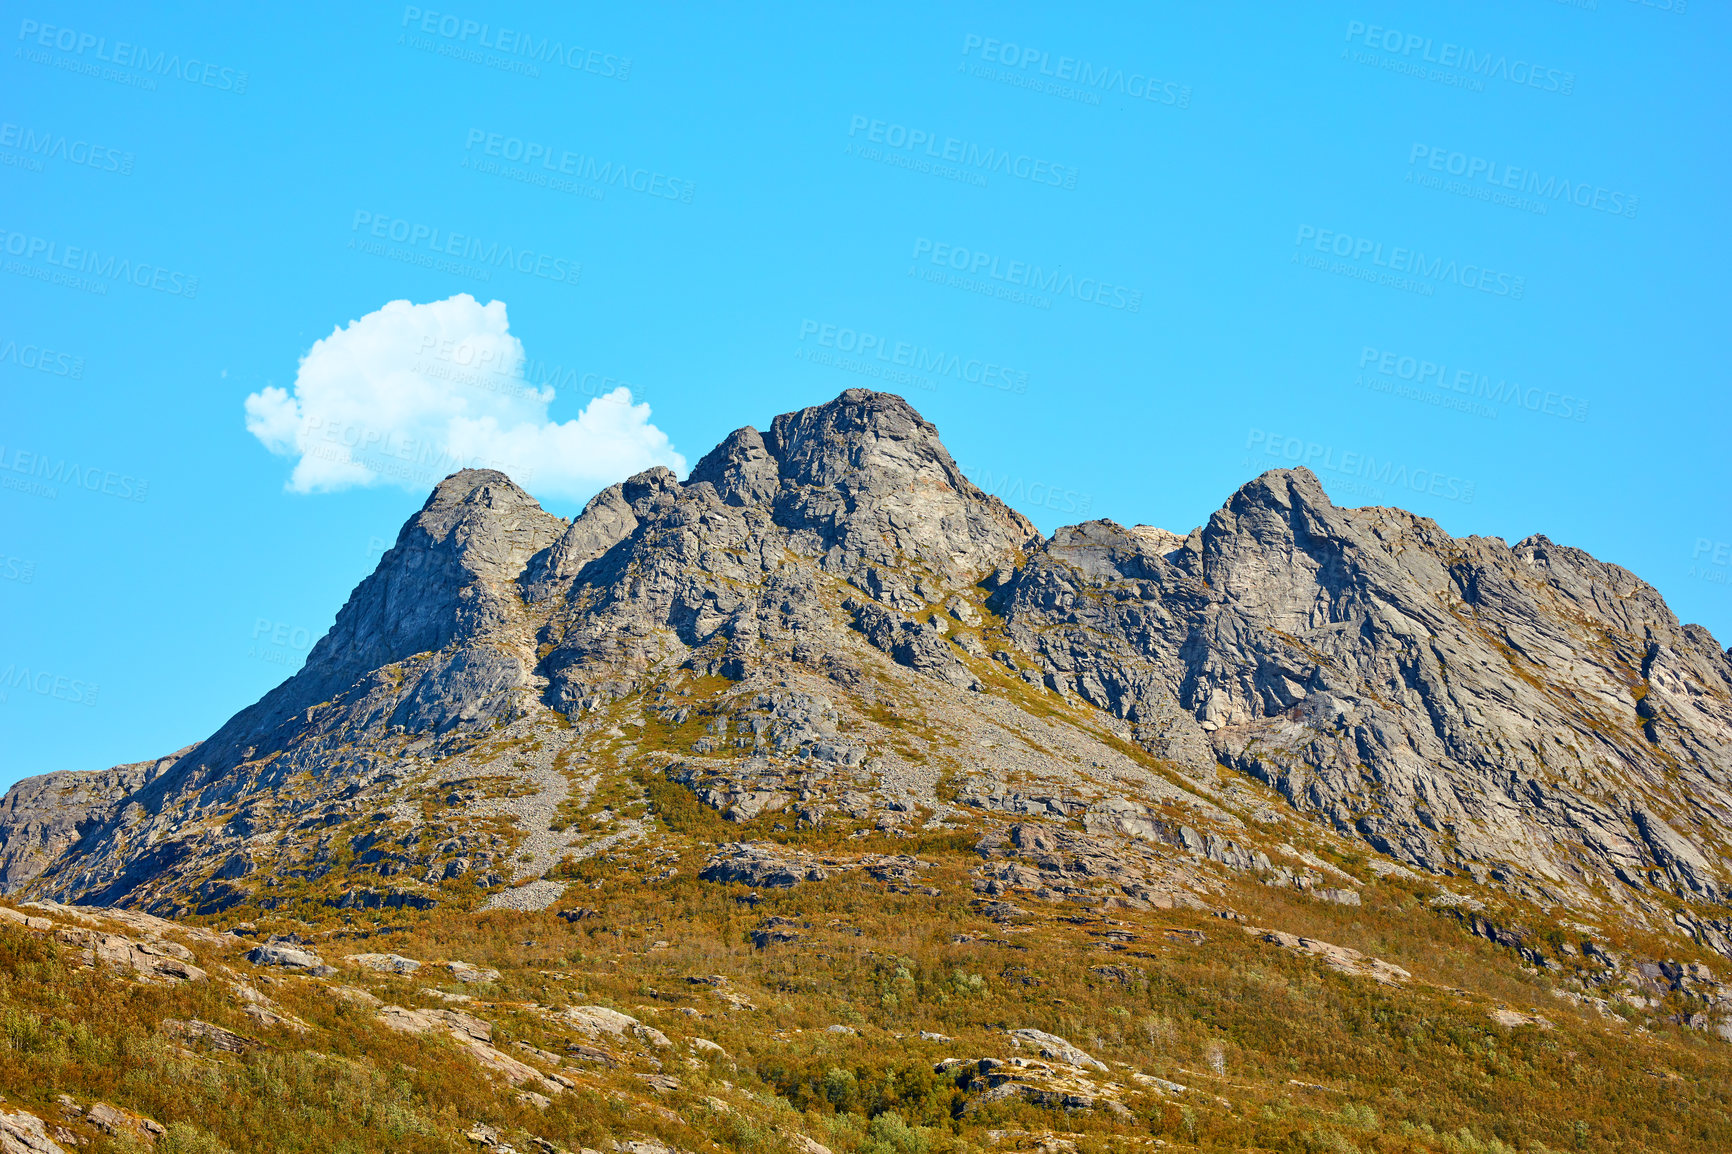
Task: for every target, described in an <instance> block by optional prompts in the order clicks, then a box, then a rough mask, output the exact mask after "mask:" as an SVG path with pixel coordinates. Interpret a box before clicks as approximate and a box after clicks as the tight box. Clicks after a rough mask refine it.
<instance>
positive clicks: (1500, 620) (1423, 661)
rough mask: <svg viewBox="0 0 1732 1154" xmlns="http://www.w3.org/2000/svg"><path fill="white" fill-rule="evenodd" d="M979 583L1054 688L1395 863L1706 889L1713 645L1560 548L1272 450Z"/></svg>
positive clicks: (1586, 888)
mask: <svg viewBox="0 0 1732 1154" xmlns="http://www.w3.org/2000/svg"><path fill="white" fill-rule="evenodd" d="M998 596H999V599H1000V601H1001V602H1002V605H1003V608H1002V611H1003V612H1004V614H1005V616H1006V618H1007V620H1008V623H1009V636H1010V638H1011V639H1012V641H1013V642H1015V643H1016V645H1017V647H1018V648H1019V649H1021V650H1023V651H1025V652H1028V653H1030V654H1032V655H1034V656H1035V657H1036V659H1037V661H1038V667H1039V668H1040V669H1041V670H1042V672H1043V674H1044V677H1045V680H1046V681H1047V683H1048V684H1049V685H1052V686H1054V687H1055V688H1058V689H1061V690H1064V691H1069V692H1074V693H1076V694H1078V695H1079V696H1081V697H1083V698H1085V699H1086V700H1088V701H1090V702H1091V703H1093V704H1095V705H1097V706H1099V707H1100V708H1102V709H1106V710H1109V711H1111V712H1114V713H1116V714H1118V715H1120V716H1124V717H1126V718H1129V719H1131V720H1133V721H1136V722H1138V723H1140V724H1144V725H1145V726H1146V728H1147V729H1148V730H1149V733H1148V735H1147V738H1146V740H1147V741H1148V743H1149V744H1150V745H1151V747H1156V748H1164V750H1165V751H1166V752H1168V753H1169V754H1171V755H1172V756H1174V757H1175V758H1176V759H1178V760H1181V761H1186V760H1189V761H1195V760H1196V758H1197V757H1198V755H1199V753H1200V752H1202V751H1203V750H1205V749H1206V750H1207V753H1208V754H1209V755H1212V756H1213V757H1214V758H1215V759H1218V760H1219V761H1220V762H1222V763H1223V764H1225V765H1227V766H1230V767H1232V768H1234V769H1237V770H1240V771H1242V772H1244V773H1246V774H1249V775H1252V776H1254V777H1256V778H1257V779H1259V780H1261V781H1263V782H1265V783H1267V784H1268V785H1270V786H1272V787H1274V788H1275V789H1277V790H1279V792H1280V793H1281V795H1282V797H1283V798H1285V800H1286V801H1287V803H1288V804H1289V805H1291V806H1292V807H1293V808H1294V809H1296V810H1299V811H1300V812H1303V813H1306V814H1309V815H1312V816H1315V817H1316V818H1318V819H1320V820H1323V821H1326V822H1328V823H1330V824H1332V825H1333V826H1334V827H1335V828H1336V829H1338V830H1340V831H1342V832H1344V833H1349V834H1352V835H1355V836H1357V837H1360V838H1363V839H1364V841H1366V842H1367V843H1368V844H1369V845H1370V846H1372V847H1373V848H1375V849H1376V850H1378V851H1380V852H1382V853H1385V854H1388V855H1390V856H1391V857H1394V858H1396V859H1397V860H1400V861H1403V862H1405V863H1407V864H1409V865H1413V866H1418V867H1421V868H1423V869H1426V870H1430V871H1433V872H1443V871H1447V870H1450V869H1452V868H1454V869H1461V870H1463V871H1465V872H1468V873H1471V874H1473V875H1474V876H1475V877H1482V876H1490V877H1495V878H1496V879H1497V880H1498V881H1500V882H1504V883H1506V884H1508V885H1510V886H1512V887H1514V888H1516V889H1517V890H1520V891H1525V892H1529V893H1532V894H1535V895H1537V896H1539V897H1541V898H1543V899H1544V900H1547V901H1553V902H1564V903H1575V904H1579V903H1583V902H1587V901H1589V900H1592V895H1596V894H1597V895H1605V896H1614V897H1616V895H1619V893H1620V891H1622V890H1623V889H1624V888H1625V887H1629V886H1634V887H1638V888H1642V887H1648V886H1658V887H1660V888H1661V889H1663V890H1667V891H1671V893H1672V894H1674V895H1675V896H1678V897H1684V898H1689V899H1692V900H1700V901H1702V902H1704V903H1707V904H1709V905H1711V906H1718V905H1720V904H1721V903H1722V902H1723V900H1724V897H1725V894H1724V891H1723V887H1724V885H1725V884H1726V883H1725V881H1724V878H1725V876H1726V875H1725V862H1726V858H1725V854H1726V849H1727V843H1726V840H1725V839H1726V834H1727V831H1728V829H1729V828H1732V662H1729V661H1728V657H1727V654H1726V653H1724V652H1722V651H1721V650H1720V649H1719V648H1718V646H1716V645H1715V644H1714V642H1713V640H1712V638H1710V637H1709V636H1708V634H1707V633H1706V631H1704V630H1702V629H1701V628H1699V627H1696V626H1683V625H1680V624H1679V622H1678V620H1677V618H1676V617H1675V616H1673V614H1672V613H1671V611H1670V610H1669V609H1667V608H1666V605H1665V602H1664V601H1663V600H1662V599H1661V598H1660V596H1659V594H1657V593H1656V592H1655V591H1654V590H1653V589H1652V588H1651V587H1649V586H1648V585H1646V584H1644V583H1643V582H1642V581H1640V580H1639V579H1637V578H1636V577H1635V576H1633V575H1632V574H1630V573H1628V572H1626V571H1624V570H1622V569H1619V568H1618V567H1617V566H1613V565H1607V564H1604V563H1602V562H1599V561H1595V560H1594V559H1593V558H1592V557H1590V556H1588V555H1587V554H1585V553H1583V552H1581V551H1580V550H1577V549H1569V548H1565V547H1561V546H1558V545H1555V544H1553V543H1552V542H1550V541H1548V540H1547V539H1546V538H1544V537H1537V536H1536V537H1531V538H1529V539H1527V540H1525V541H1522V542H1520V543H1518V544H1516V545H1515V546H1513V547H1511V546H1509V545H1506V544H1505V543H1504V542H1502V541H1500V540H1497V539H1492V538H1479V537H1470V538H1465V539H1459V540H1458V539H1456V538H1453V537H1450V536H1449V535H1448V534H1446V533H1444V532H1443V531H1442V530H1441V529H1439V528H1438V527H1437V526H1436V525H1435V524H1434V523H1432V522H1430V521H1428V520H1426V519H1424V518H1420V517H1415V516H1413V515H1411V514H1408V513H1405V512H1403V511H1401V510H1398V509H1382V508H1366V509H1337V508H1335V507H1334V506H1333V505H1331V504H1330V503H1329V500H1328V498H1327V497H1326V496H1325V495H1324V493H1323V491H1322V489H1321V488H1320V487H1319V486H1318V484H1317V482H1316V479H1315V478H1314V477H1312V476H1311V475H1310V474H1309V473H1308V472H1305V471H1304V470H1297V471H1293V472H1286V471H1279V472H1273V473H1269V474H1266V475H1264V476H1262V477H1259V478H1258V479H1257V480H1255V481H1253V482H1251V483H1250V484H1248V485H1246V486H1245V487H1244V488H1243V489H1241V490H1240V491H1239V492H1238V493H1236V494H1234V496H1233V497H1232V499H1231V500H1229V501H1228V503H1227V505H1226V507H1224V508H1223V509H1222V510H1221V511H1220V512H1218V513H1216V514H1215V515H1214V516H1213V517H1212V518H1211V519H1210V521H1209V524H1208V525H1207V526H1205V527H1204V528H1203V529H1202V530H1201V532H1194V533H1192V534H1191V535H1190V536H1189V537H1188V538H1185V539H1183V540H1179V539H1177V538H1175V537H1172V536H1171V535H1159V534H1153V533H1150V532H1148V531H1146V530H1137V529H1131V530H1126V529H1122V528H1120V527H1119V526H1117V525H1113V524H1111V523H1108V522H1094V523H1092V524H1089V525H1083V526H1078V527H1075V528H1072V529H1066V530H1060V531H1059V532H1058V533H1057V534H1055V535H1054V537H1053V539H1052V541H1050V542H1048V543H1046V544H1045V545H1044V546H1043V547H1042V548H1041V549H1040V550H1038V551H1037V552H1036V554H1035V556H1034V557H1033V558H1032V560H1031V561H1030V563H1029V564H1028V565H1027V566H1026V567H1025V568H1024V569H1023V570H1022V571H1021V572H1020V573H1019V574H1018V576H1017V577H1016V579H1015V580H1014V581H1012V582H1011V583H1010V584H1009V585H1008V586H1007V587H1006V588H1005V589H1004V590H1002V591H1001V592H1000V593H999V595H998Z"/></svg>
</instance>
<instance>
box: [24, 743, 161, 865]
mask: <svg viewBox="0 0 1732 1154" xmlns="http://www.w3.org/2000/svg"><path fill="white" fill-rule="evenodd" d="M192 748H193V747H192V746H190V745H189V746H187V747H186V748H185V749H182V750H179V751H178V752H175V753H171V754H169V755H168V756H167V757H159V758H157V759H155V760H154V761H136V762H132V763H131V764H128V765H117V766H115V767H114V768H112V769H103V770H96V771H94V772H87V773H47V774H43V775H42V776H41V777H27V778H25V779H24V780H23V781H21V782H19V783H18V784H17V785H15V786H13V787H12V788H11V789H9V790H7V791H6V796H5V797H4V798H0V892H5V893H13V892H15V891H17V890H19V889H21V888H23V887H24V886H25V885H27V884H29V883H30V882H31V881H33V880H34V879H35V878H36V876H37V875H38V874H40V873H41V872H42V871H43V870H44V869H46V868H47V867H48V866H49V864H50V863H52V862H54V861H55V860H57V859H58V858H60V857H61V856H62V855H63V854H65V853H66V852H67V851H68V850H70V849H72V847H74V846H76V845H77V844H78V843H79V841H80V840H81V839H82V838H83V837H84V836H85V835H86V834H88V833H90V832H92V831H94V830H99V829H100V828H101V827H102V826H103V825H104V824H105V823H107V822H108V821H110V820H112V819H113V818H114V816H115V815H116V814H117V813H118V812H119V811H120V809H121V808H122V807H123V806H125V805H126V803H127V801H128V799H129V798H130V797H131V796H132V795H133V794H135V793H137V792H138V791H139V790H140V789H142V788H143V787H144V786H146V785H148V784H150V783H151V782H152V781H155V780H156V779H157V778H158V777H159V776H161V774H162V773H163V771H164V770H166V769H168V768H169V766H171V765H173V764H174V763H175V762H177V761H179V760H180V759H181V758H182V757H185V756H186V755H187V753H189V752H190V751H191V750H192Z"/></svg>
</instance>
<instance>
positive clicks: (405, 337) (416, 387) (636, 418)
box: [246, 293, 686, 500]
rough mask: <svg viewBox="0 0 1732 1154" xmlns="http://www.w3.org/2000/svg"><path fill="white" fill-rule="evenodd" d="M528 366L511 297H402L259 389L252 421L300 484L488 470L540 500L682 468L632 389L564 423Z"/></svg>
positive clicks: (336, 333) (413, 486) (402, 482)
mask: <svg viewBox="0 0 1732 1154" xmlns="http://www.w3.org/2000/svg"><path fill="white" fill-rule="evenodd" d="M524 364H525V357H524V353H523V344H522V342H521V341H519V340H518V339H517V338H516V337H514V336H512V335H511V332H510V323H509V322H508V320H507V319H506V315H505V302H504V301H490V302H488V303H487V304H485V305H483V304H481V303H480V302H478V301H477V300H476V299H475V298H474V297H472V296H470V295H468V294H467V293H462V294H459V295H457V296H454V297H452V298H450V299H449V300H442V301H433V302H431V303H430V304H424V305H418V304H411V303H410V302H409V301H406V300H403V301H392V302H390V303H389V304H387V305H385V306H384V307H383V308H381V309H379V310H378V311H377V312H371V313H368V314H367V315H366V316H364V317H362V318H361V319H359V320H356V321H351V322H350V323H349V324H348V326H347V327H344V328H338V329H334V330H333V331H332V333H331V335H330V336H328V337H326V338H325V339H324V340H321V341H316V342H314V344H313V347H312V348H311V349H309V350H308V351H307V355H306V356H304V357H302V358H301V365H300V371H299V372H298V373H297V374H296V376H295V383H294V388H293V390H292V391H291V390H289V389H283V388H279V387H277V386H274V385H268V386H266V387H265V388H263V389H261V390H259V391H258V392H256V393H253V394H252V395H250V396H248V397H247V399H246V423H247V431H248V432H249V433H251V434H252V435H253V436H255V437H257V438H258V439H259V442H260V443H261V444H263V445H264V446H265V448H267V449H269V450H270V451H271V452H273V453H275V454H277V455H279V456H284V457H291V458H293V459H294V461H295V468H294V471H293V472H292V473H291V474H290V476H289V481H288V485H287V487H288V488H289V489H290V490H291V491H293V492H297V493H317V492H333V491H335V490H338V489H345V488H348V487H349V486H351V485H377V484H390V485H399V486H401V487H403V488H405V489H410V490H414V491H421V490H424V489H426V488H428V487H429V486H431V485H433V484H436V483H437V482H438V481H439V480H440V478H442V477H444V476H446V475H447V474H449V473H452V472H455V471H456V470H458V469H463V468H483V469H498V470H500V471H501V472H504V473H506V474H508V475H510V476H511V478H512V479H513V480H515V481H516V482H517V483H518V484H520V485H522V486H523V487H524V488H526V489H529V490H531V491H532V492H535V493H537V494H539V495H541V496H543V497H562V498H567V499H571V500H583V499H585V498H587V497H589V496H590V495H591V494H593V493H594V492H595V491H596V490H598V489H601V488H603V487H605V486H607V485H611V484H613V483H614V482H615V481H619V480H622V479H623V478H625V477H628V476H631V475H632V474H633V473H637V472H641V471H642V470H644V469H648V468H650V467H652V466H655V465H666V466H667V467H668V468H670V469H672V470H673V471H674V472H676V473H681V474H683V473H684V472H685V469H686V461H685V458H684V457H682V456H681V455H680V454H679V453H677V452H675V451H674V449H673V447H672V445H671V444H669V442H668V437H667V434H666V433H664V432H662V431H661V430H660V429H658V428H656V427H655V426H654V425H653V424H651V423H650V419H649V417H650V407H649V405H647V404H634V403H633V401H632V395H631V390H630V389H626V388H618V389H615V390H613V391H612V392H611V393H608V394H606V395H604V396H598V397H595V398H592V399H591V400H590V402H589V404H588V405H587V406H585V408H584V410H583V412H581V413H580V414H578V416H577V417H575V418H573V419H572V420H568V421H565V422H556V421H554V420H552V419H550V418H549V417H548V413H547V410H548V406H549V405H550V404H551V403H552V401H553V399H554V390H553V388H552V387H550V386H546V387H541V388H537V387H535V386H533V385H531V384H530V383H529V382H527V381H525V380H524V379H523V376H522V374H523V367H524Z"/></svg>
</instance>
